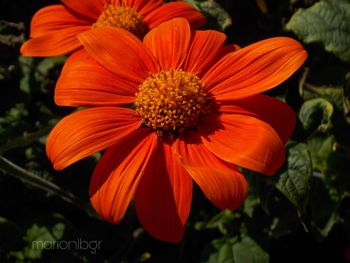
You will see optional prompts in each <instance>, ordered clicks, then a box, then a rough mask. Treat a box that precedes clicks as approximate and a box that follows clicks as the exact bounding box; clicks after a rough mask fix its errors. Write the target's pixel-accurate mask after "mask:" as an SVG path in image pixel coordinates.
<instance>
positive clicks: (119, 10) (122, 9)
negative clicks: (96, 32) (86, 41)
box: [93, 4, 147, 38]
mask: <svg viewBox="0 0 350 263" xmlns="http://www.w3.org/2000/svg"><path fill="white" fill-rule="evenodd" d="M106 26H113V27H120V28H123V29H126V30H128V31H129V32H131V33H133V34H134V35H136V36H138V37H140V38H142V37H143V36H144V34H145V33H146V30H147V27H146V25H145V24H144V23H143V21H142V17H141V16H140V14H139V13H137V12H136V11H135V9H134V8H132V7H128V6H115V5H112V4H108V5H106V7H105V9H104V11H103V12H102V14H101V15H100V16H99V18H98V19H97V21H96V23H95V24H94V25H93V27H106Z"/></svg>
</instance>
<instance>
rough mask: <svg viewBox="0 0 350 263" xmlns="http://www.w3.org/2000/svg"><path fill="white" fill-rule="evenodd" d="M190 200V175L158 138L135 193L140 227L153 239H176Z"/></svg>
mask: <svg viewBox="0 0 350 263" xmlns="http://www.w3.org/2000/svg"><path fill="white" fill-rule="evenodd" d="M191 202H192V179H191V177H190V176H189V175H188V174H187V173H186V171H185V170H184V168H183V167H182V166H181V164H180V162H179V160H178V159H177V158H175V157H174V155H173V153H172V150H171V148H170V146H169V145H167V144H164V143H162V142H160V143H159V144H158V148H157V150H156V152H155V153H154V156H153V157H152V159H151V160H150V162H149V165H148V166H147V168H146V170H145V173H144V175H143V176H142V178H141V181H140V184H139V186H138V188H137V191H136V195H135V206H136V212H137V215H138V217H139V219H140V222H141V224H142V226H143V227H144V229H145V230H146V231H147V232H149V233H150V234H151V235H152V236H154V237H156V238H157V239H160V240H164V241H168V242H180V241H181V239H182V237H183V233H184V230H185V225H186V221H187V218H188V215H189V212H190V208H191Z"/></svg>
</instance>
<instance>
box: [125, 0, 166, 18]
mask: <svg viewBox="0 0 350 263" xmlns="http://www.w3.org/2000/svg"><path fill="white" fill-rule="evenodd" d="M124 3H125V5H127V6H131V7H133V8H134V9H135V10H136V12H138V13H139V14H140V15H141V16H145V15H147V14H148V13H149V12H151V11H153V10H154V9H156V8H158V7H160V6H161V5H162V4H163V0H124Z"/></svg>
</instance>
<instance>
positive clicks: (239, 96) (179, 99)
mask: <svg viewBox="0 0 350 263" xmlns="http://www.w3.org/2000/svg"><path fill="white" fill-rule="evenodd" d="M79 40H80V41H81V43H82V45H83V46H84V48H85V49H82V50H81V51H79V52H76V53H74V54H73V55H72V56H71V57H70V58H69V59H68V60H67V63H66V64H65V66H64V68H63V70H62V74H61V76H60V78H59V80H58V83H57V87H56V93H55V101H56V103H57V104H58V105H63V106H77V107H80V106H84V107H88V109H84V110H81V111H78V112H75V113H73V114H71V115H69V116H67V117H65V118H64V119H63V120H62V121H61V122H59V123H58V125H57V126H56V127H55V128H54V129H53V131H52V132H51V134H50V136H49V138H48V141H47V154H48V156H49V158H50V160H51V161H52V162H53V164H54V167H55V169H58V170H60V169H63V168H65V167H66V166H68V165H70V164H71V163H73V162H76V161H78V160H80V159H82V158H84V157H86V156H89V155H91V154H93V153H96V152H98V151H101V150H103V149H106V148H108V149H107V151H106V152H105V153H104V155H103V157H102V158H101V160H100V161H99V163H98V164H97V167H96V169H95V171H94V173H93V176H92V180H91V185H90V196H91V202H92V205H93V206H94V208H95V209H96V211H97V212H98V213H99V214H100V215H101V216H102V217H103V218H104V219H105V220H108V221H111V222H114V223H118V222H119V221H120V220H121V219H122V217H123V216H124V213H125V211H126V209H127V207H128V205H129V203H130V200H131V199H132V197H134V198H135V207H136V212H137V214H138V217H139V219H140V221H141V224H142V225H143V227H144V228H145V230H146V231H148V232H149V233H150V234H151V235H153V236H155V237H157V238H159V239H162V240H167V241H172V242H178V241H180V240H181V238H182V236H183V232H184V226H185V224H186V220H187V218H188V215H189V211H190V206H191V198H192V179H193V180H194V181H195V182H196V183H197V184H198V185H199V187H200V188H201V189H202V191H203V193H204V194H205V195H206V197H207V198H208V199H209V200H210V201H211V202H212V203H213V204H214V205H216V206H217V207H218V208H220V209H225V208H228V209H235V208H238V207H239V206H240V205H241V204H242V202H243V201H244V199H245V197H246V194H247V182H246V180H245V178H244V176H243V175H242V174H241V173H240V172H239V170H238V169H237V168H236V165H239V166H242V167H246V168H249V169H251V170H254V171H258V172H261V173H264V174H268V175H272V174H274V173H275V171H276V170H277V169H278V168H279V167H280V166H281V164H282V163H283V162H284V159H285V150H284V144H285V143H286V141H287V140H288V138H289V137H290V135H291V133H292V131H293V128H294V125H295V115H294V112H293V111H292V110H291V109H290V108H289V107H288V106H287V105H286V104H285V103H283V102H281V101H279V100H277V99H275V98H273V97H269V96H266V95H262V94H259V93H261V92H263V91H266V90H268V89H271V88H272V87H275V86H276V85H278V84H280V83H281V82H283V81H284V80H286V79H287V78H288V77H289V76H291V75H292V74H293V73H294V72H295V71H296V70H297V69H298V68H299V67H300V66H301V65H302V63H303V62H304V60H305V59H306V56H307V54H306V52H305V50H304V49H303V47H302V46H301V45H300V44H299V43H298V42H297V41H295V40H293V39H290V38H286V37H276V38H271V39H267V40H264V41H261V42H257V43H255V44H252V45H250V46H247V47H245V48H242V49H240V50H238V51H235V52H229V49H230V48H228V47H225V46H224V43H225V40H226V37H225V35H224V34H223V33H220V32H217V31H213V30H208V31H191V30H190V26H189V24H188V22H187V21H186V20H185V19H182V18H176V19H173V20H170V21H168V22H165V23H163V24H161V25H160V26H158V27H156V28H154V29H153V30H151V31H150V32H149V33H148V34H147V35H146V36H145V38H144V40H143V43H142V42H141V41H140V40H139V39H138V38H136V37H135V36H134V35H132V34H130V33H128V32H127V31H125V30H121V29H118V28H97V29H94V30H90V31H86V32H84V33H82V34H80V35H79ZM122 105H128V108H122V107H120V106H122Z"/></svg>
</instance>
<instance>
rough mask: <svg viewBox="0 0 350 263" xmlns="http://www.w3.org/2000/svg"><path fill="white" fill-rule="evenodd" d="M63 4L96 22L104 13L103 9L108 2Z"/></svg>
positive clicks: (67, 1)
mask: <svg viewBox="0 0 350 263" xmlns="http://www.w3.org/2000/svg"><path fill="white" fill-rule="evenodd" d="M62 2H63V3H64V4H65V5H67V6H68V7H69V8H71V9H73V10H74V11H76V12H78V13H79V14H82V15H84V16H86V17H88V18H90V19H93V20H91V21H93V22H95V20H96V19H97V18H98V17H99V16H100V14H101V13H102V12H103V8H104V6H105V4H106V2H107V1H106V0H84V1H77V0H62Z"/></svg>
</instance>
